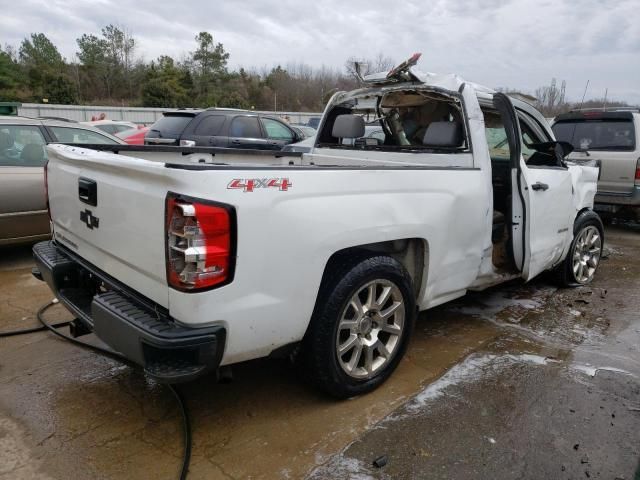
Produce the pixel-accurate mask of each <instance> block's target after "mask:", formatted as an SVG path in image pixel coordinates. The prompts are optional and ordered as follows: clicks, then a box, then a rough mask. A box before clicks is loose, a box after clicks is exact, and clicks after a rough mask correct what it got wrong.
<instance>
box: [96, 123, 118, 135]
mask: <svg viewBox="0 0 640 480" xmlns="http://www.w3.org/2000/svg"><path fill="white" fill-rule="evenodd" d="M96 128H97V129H99V130H102V131H103V132H107V133H110V134H111V135H113V134H114V133H116V132H117V131H118V126H117V125H110V124H107V123H105V124H104V125H98V126H97V127H96Z"/></svg>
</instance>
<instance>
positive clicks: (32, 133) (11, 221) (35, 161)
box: [0, 116, 124, 245]
mask: <svg viewBox="0 0 640 480" xmlns="http://www.w3.org/2000/svg"><path fill="white" fill-rule="evenodd" d="M48 143H87V144H98V143H99V144H124V142H123V141H122V140H120V139H119V138H116V137H114V136H112V135H109V134H107V133H105V132H102V131H100V130H97V129H95V128H93V127H90V126H87V125H82V124H80V123H75V122H64V121H56V120H46V119H34V118H25V117H15V116H0V245H9V244H16V243H25V242H35V241H37V240H41V239H45V238H47V237H48V236H49V217H48V215H47V209H46V198H45V192H44V164H45V163H46V151H45V149H44V146H45V145H46V144H48Z"/></svg>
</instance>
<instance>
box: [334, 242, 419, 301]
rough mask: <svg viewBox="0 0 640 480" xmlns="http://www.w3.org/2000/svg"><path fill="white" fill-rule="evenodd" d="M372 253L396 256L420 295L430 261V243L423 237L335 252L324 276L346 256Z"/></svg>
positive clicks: (415, 292) (371, 244)
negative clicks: (334, 264)
mask: <svg viewBox="0 0 640 480" xmlns="http://www.w3.org/2000/svg"><path fill="white" fill-rule="evenodd" d="M372 253H383V254H386V255H389V256H390V257H392V258H395V259H396V260H397V261H398V262H400V263H401V264H402V265H403V266H404V268H406V269H407V272H409V275H410V276H411V280H412V282H413V289H414V294H415V296H416V298H418V297H419V295H420V293H421V291H422V289H423V288H424V285H425V284H426V280H427V278H426V277H427V270H428V269H427V267H428V263H429V244H428V243H427V241H426V240H424V239H422V238H402V239H397V240H388V241H385V242H376V243H367V244H365V245H355V246H353V247H348V248H345V249H342V250H338V251H337V252H335V253H334V254H333V255H331V257H330V258H329V260H328V261H327V265H326V266H325V269H324V273H323V275H322V278H323V279H324V277H325V276H326V275H327V272H328V271H330V269H331V268H332V265H333V263H334V262H336V261H338V259H344V257H345V256H354V257H358V256H370V255H371V254H372Z"/></svg>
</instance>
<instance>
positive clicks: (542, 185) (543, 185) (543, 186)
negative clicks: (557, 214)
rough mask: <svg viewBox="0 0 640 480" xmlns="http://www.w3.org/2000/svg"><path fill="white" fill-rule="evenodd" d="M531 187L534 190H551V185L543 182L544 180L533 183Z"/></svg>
mask: <svg viewBox="0 0 640 480" xmlns="http://www.w3.org/2000/svg"><path fill="white" fill-rule="evenodd" d="M531 188H532V189H533V190H542V191H544V190H549V185H547V184H546V183H542V182H536V183H534V184H533V185H531Z"/></svg>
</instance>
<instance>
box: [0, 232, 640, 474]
mask: <svg viewBox="0 0 640 480" xmlns="http://www.w3.org/2000/svg"><path fill="white" fill-rule="evenodd" d="M606 255H607V258H606V259H604V260H603V261H602V263H601V266H600V270H599V272H598V274H597V277H596V280H595V281H594V283H593V284H592V285H590V286H589V287H586V288H580V289H569V290H558V289H557V288H556V287H555V286H554V284H553V282H552V280H551V279H550V278H546V277H542V278H540V279H537V280H535V281H533V282H531V283H529V284H522V283H518V282H516V283H510V284H508V285H504V286H500V287H497V288H493V289H491V290H489V291H486V292H480V293H472V294H469V295H467V296H466V297H465V298H463V299H460V300H458V301H455V302H452V303H449V304H447V305H445V306H441V307H438V308H436V309H433V310H430V311H428V312H426V313H423V314H421V317H420V320H419V322H418V324H417V328H416V331H415V334H414V338H413V340H412V343H411V346H410V348H409V350H408V353H407V355H406V358H405V359H404V360H403V361H402V362H401V364H400V366H399V368H398V370H397V371H396V372H395V373H394V375H393V376H392V377H391V379H390V380H389V381H388V382H387V383H385V385H383V387H381V388H380V389H378V390H377V391H375V392H373V393H372V394H369V395H366V396H363V397H359V398H355V399H351V400H347V401H342V402H337V401H335V400H332V399H329V398H327V397H325V396H323V395H321V394H319V393H317V392H316V391H314V390H312V389H310V388H309V387H307V386H306V385H305V383H304V382H303V381H301V379H300V378H299V377H298V376H297V375H296V373H295V372H294V370H293V368H291V367H290V366H289V365H288V364H287V362H285V361H278V360H260V361H254V362H248V363H245V364H242V365H239V366H237V367H235V368H234V379H233V381H232V382H231V383H227V384H219V383H216V381H215V379H214V378H213V377H206V378H203V379H200V380H198V381H197V382H194V383H191V384H188V385H184V386H183V387H182V391H183V392H184V395H185V397H186V400H187V403H188V407H189V410H190V414H191V418H192V428H193V441H194V450H193V457H192V464H191V469H190V475H189V478H193V479H217V478H221V479H223V478H236V479H239V478H265V479H271V478H305V477H308V478H313V479H317V478H322V479H324V478H353V479H364V478H451V479H467V478H500V479H502V478H514V479H515V478H532V479H533V478H549V479H555V478H558V479H560V478H603V479H616V478H618V479H626V480H631V479H634V478H640V475H639V474H638V473H637V471H638V466H639V465H638V462H639V460H640V315H639V314H638V312H639V311H640V274H638V272H639V271H640V228H638V227H637V226H636V227H634V226H628V225H626V226H625V225H618V226H613V227H611V228H609V229H608V230H607V242H606ZM31 266H32V262H31V259H30V254H29V248H28V247H18V248H10V249H6V248H5V249H3V250H0V331H6V330H10V329H15V328H25V327H29V326H34V325H36V324H37V322H36V319H35V312H36V311H37V309H38V307H40V306H41V305H43V304H45V303H46V302H47V301H49V300H51V293H50V292H49V290H48V288H47V287H46V286H45V285H44V284H43V283H41V282H39V281H37V280H35V279H34V278H33V277H31V275H30V269H31ZM46 318H47V320H49V321H51V322H54V321H60V320H65V319H69V318H70V316H69V314H67V313H66V311H65V310H64V309H63V308H62V307H61V306H59V305H58V306H55V307H53V308H52V309H50V310H48V311H47V312H46ZM91 337H92V336H87V337H83V339H89V340H91V341H96V340H95V339H93V340H92V339H91ZM181 454H182V431H181V423H180V416H179V411H178V409H177V406H176V404H175V401H174V399H173V397H172V395H171V393H170V392H169V391H168V390H167V389H166V388H165V387H163V386H162V385H158V384H155V383H154V382H151V381H149V380H147V379H145V377H144V376H143V375H142V374H141V373H140V372H139V371H137V370H134V369H131V368H129V367H124V366H122V365H120V364H119V363H118V362H116V361H113V360H110V359H107V358H103V357H100V356H98V355H96V354H94V353H91V352H88V351H84V350H81V349H78V348H77V347H75V346H74V345H71V344H69V343H67V342H65V341H63V340H59V339H57V338H55V337H52V336H51V335H50V334H49V333H48V332H39V333H34V334H31V335H26V336H20V337H11V338H0V479H2V480H4V479H19V478H25V479H31V478H38V479H39V478H42V479H67V478H79V479H84V478H87V479H89V478H91V479H93V478H95V479H116V478H117V479H120V478H131V479H147V478H154V479H157V480H162V479H172V478H177V476H178V472H179V465H180V460H181ZM381 456H384V457H386V458H385V459H386V461H387V463H386V465H385V466H382V467H381V468H377V467H375V466H373V461H374V460H375V459H376V458H378V457H381Z"/></svg>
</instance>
